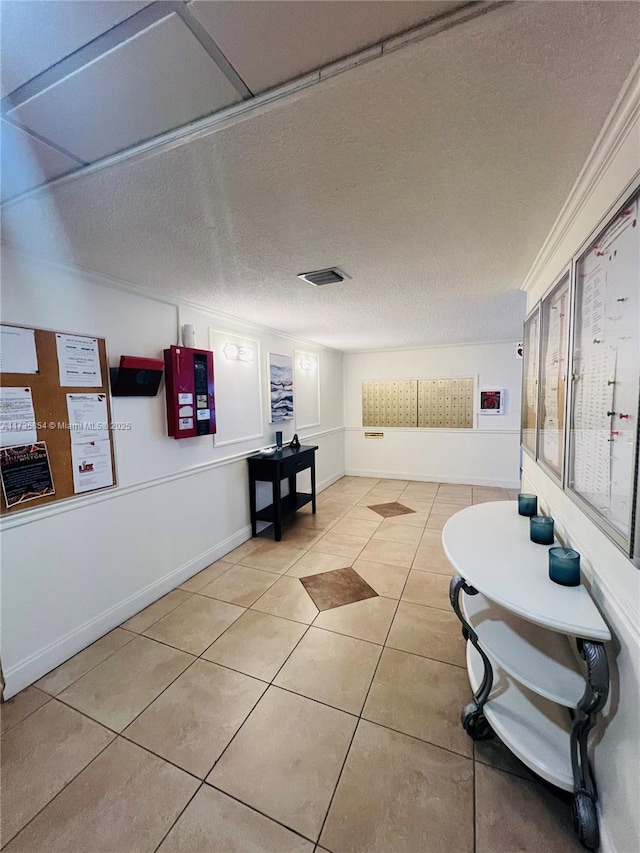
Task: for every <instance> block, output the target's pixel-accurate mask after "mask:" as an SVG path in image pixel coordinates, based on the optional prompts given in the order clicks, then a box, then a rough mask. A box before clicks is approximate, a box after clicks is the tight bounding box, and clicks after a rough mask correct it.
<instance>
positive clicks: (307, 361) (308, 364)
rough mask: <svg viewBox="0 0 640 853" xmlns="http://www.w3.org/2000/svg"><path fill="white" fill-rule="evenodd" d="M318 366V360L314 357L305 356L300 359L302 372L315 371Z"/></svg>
mask: <svg viewBox="0 0 640 853" xmlns="http://www.w3.org/2000/svg"><path fill="white" fill-rule="evenodd" d="M317 364H318V360H317V358H314V356H312V355H303V356H302V358H301V359H300V368H301V370H307V371H310V370H315V369H316V366H317Z"/></svg>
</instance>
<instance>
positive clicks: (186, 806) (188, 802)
mask: <svg viewBox="0 0 640 853" xmlns="http://www.w3.org/2000/svg"><path fill="white" fill-rule="evenodd" d="M199 781H200V784H199V785H198V787H197V788H196V790H195V791H194V792H193V794H192V796H191V797H189V799H188V800H187V802H186V803H185V804H184V807H183V808H182V809H181V810H180V812H179V813H178V814H177V815H176V819H175V820H174V821H173V823H172V824H171V826H170V827H169V829H168V830H167V831H166V832H165V834H164V835H163V836H162V838H161V839H160V841H159V843H158V844H157V845H156V846H155V847H154V853H157V851H158V849H159V848H160V847H161V846H162V845H163V844H164V842H165V839H166V838H167V836H168V835H169V833H170V832H171V830H172V829H173V827H174V826H175V825H176V824H177V823H178V821H179V820H180V818H181V817H182V815H183V814H184V813H185V812H186V810H187V809H188V808H189V806H190V805H191V803H192V802H193V801H194V799H195V798H196V796H197V794H198V792H199V791H201V790H202V788H203V787H204V781H203V780H202V779H200V780H199Z"/></svg>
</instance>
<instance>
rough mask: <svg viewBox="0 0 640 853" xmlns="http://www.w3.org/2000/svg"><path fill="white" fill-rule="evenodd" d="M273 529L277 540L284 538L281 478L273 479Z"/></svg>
mask: <svg viewBox="0 0 640 853" xmlns="http://www.w3.org/2000/svg"><path fill="white" fill-rule="evenodd" d="M273 529H274V535H275V540H276V542H279V541H280V540H281V539H282V494H281V489H280V478H279V477H276V478H275V479H274V481H273Z"/></svg>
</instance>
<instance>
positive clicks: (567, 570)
mask: <svg viewBox="0 0 640 853" xmlns="http://www.w3.org/2000/svg"><path fill="white" fill-rule="evenodd" d="M549 577H550V578H551V580H552V581H554V582H555V583H559V584H562V586H579V584H580V554H578V552H577V551H572V550H571V548H549Z"/></svg>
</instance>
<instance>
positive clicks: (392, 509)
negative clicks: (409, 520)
mask: <svg viewBox="0 0 640 853" xmlns="http://www.w3.org/2000/svg"><path fill="white" fill-rule="evenodd" d="M369 509H372V510H373V511H374V512H377V513H378V515H381V516H382V517H383V518H393V516H394V515H406V514H407V513H409V512H415V509H409V507H408V506H405V505H404V504H400V503H398V502H397V501H393V502H392V503H386V504H375V505H374V506H370V507H369Z"/></svg>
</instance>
